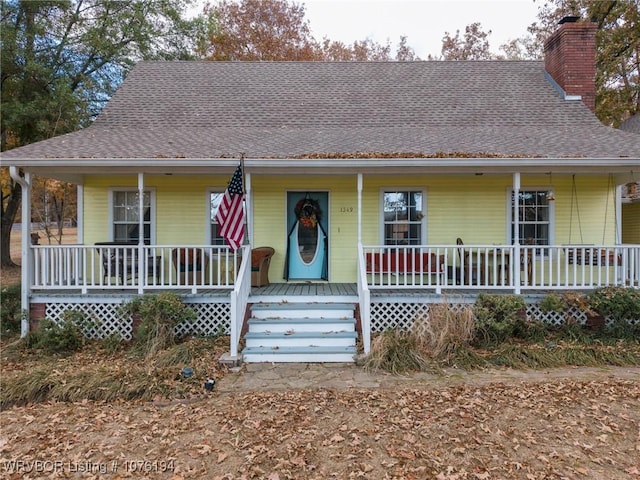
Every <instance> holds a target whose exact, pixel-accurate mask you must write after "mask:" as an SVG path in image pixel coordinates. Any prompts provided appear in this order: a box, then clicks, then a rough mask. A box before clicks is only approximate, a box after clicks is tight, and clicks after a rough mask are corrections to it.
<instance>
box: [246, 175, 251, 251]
mask: <svg viewBox="0 0 640 480" xmlns="http://www.w3.org/2000/svg"><path fill="white" fill-rule="evenodd" d="M244 189H245V197H244V205H245V208H246V209H247V229H248V230H249V231H248V232H247V237H248V238H247V240H248V241H249V246H250V247H252V248H253V204H252V203H251V174H250V173H247V174H245V181H244Z"/></svg>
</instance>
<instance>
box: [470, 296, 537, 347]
mask: <svg viewBox="0 0 640 480" xmlns="http://www.w3.org/2000/svg"><path fill="white" fill-rule="evenodd" d="M525 307H526V304H525V302H524V300H523V299H522V298H521V297H519V296H517V295H488V294H484V293H481V294H480V295H478V298H477V299H476V303H475V305H474V314H475V316H476V319H477V322H478V323H477V325H476V337H475V341H476V343H477V344H479V345H481V346H495V345H498V344H500V343H503V342H505V341H507V340H508V339H510V338H512V337H514V336H517V335H518V334H521V333H522V332H523V330H525V331H526V328H524V327H525V326H524V325H523V321H522V319H521V318H520V317H519V312H521V311H522V310H523V309H524V308H525Z"/></svg>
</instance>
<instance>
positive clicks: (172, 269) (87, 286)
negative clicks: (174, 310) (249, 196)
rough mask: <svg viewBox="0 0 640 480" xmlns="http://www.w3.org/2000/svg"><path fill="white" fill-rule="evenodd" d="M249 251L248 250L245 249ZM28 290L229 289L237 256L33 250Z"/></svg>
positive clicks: (176, 250) (221, 250)
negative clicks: (29, 287) (29, 288)
mask: <svg viewBox="0 0 640 480" xmlns="http://www.w3.org/2000/svg"><path fill="white" fill-rule="evenodd" d="M247 251H248V250H247ZM31 253H32V262H31V265H32V271H31V274H30V278H31V290H32V291H38V290H77V289H80V290H81V291H82V292H83V293H88V292H90V291H97V290H100V291H104V290H134V291H138V292H143V291H149V290H164V289H167V288H177V289H188V290H191V291H192V292H193V293H196V292H197V291H198V290H201V289H230V288H233V286H234V284H235V278H236V275H237V272H238V269H239V266H240V260H241V258H242V257H241V254H240V250H239V251H238V252H235V253H234V252H232V251H231V250H230V249H229V248H228V247H226V246H211V245H207V246H202V245H162V246H158V245H155V246H149V245H144V246H138V245H127V244H116V243H113V244H101V245H34V246H31Z"/></svg>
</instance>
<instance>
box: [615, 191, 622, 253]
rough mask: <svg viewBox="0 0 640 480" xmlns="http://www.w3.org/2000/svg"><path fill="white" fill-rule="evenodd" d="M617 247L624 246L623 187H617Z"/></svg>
mask: <svg viewBox="0 0 640 480" xmlns="http://www.w3.org/2000/svg"><path fill="white" fill-rule="evenodd" d="M615 212H616V215H615V217H616V237H615V243H616V245H621V244H622V185H617V186H616V206H615Z"/></svg>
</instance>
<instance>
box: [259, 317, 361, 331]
mask: <svg viewBox="0 0 640 480" xmlns="http://www.w3.org/2000/svg"><path fill="white" fill-rule="evenodd" d="M249 331H250V332H256V333H258V332H259V333H262V332H278V333H286V332H290V331H293V332H320V333H325V332H354V331H355V322H354V321H353V320H352V321H350V322H349V321H346V320H345V321H343V322H322V323H319V322H315V321H314V322H306V323H305V322H304V320H302V321H299V322H276V321H260V322H254V321H251V320H250V321H249Z"/></svg>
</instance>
